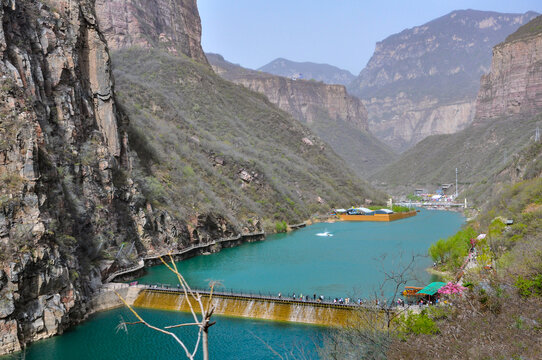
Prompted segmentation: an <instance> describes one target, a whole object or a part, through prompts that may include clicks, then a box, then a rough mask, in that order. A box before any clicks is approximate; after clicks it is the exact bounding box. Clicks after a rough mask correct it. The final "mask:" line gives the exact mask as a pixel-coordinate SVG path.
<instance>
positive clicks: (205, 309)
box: [115, 253, 215, 360]
mask: <svg viewBox="0 0 542 360" xmlns="http://www.w3.org/2000/svg"><path fill="white" fill-rule="evenodd" d="M169 258H170V261H171V265H170V264H168V263H167V262H165V261H164V259H162V258H161V257H160V260H161V261H162V263H163V264H164V265H165V266H166V267H167V268H168V269H169V270H170V271H171V272H173V273H174V274H175V275H176V276H177V280H178V281H179V284H180V286H181V287H182V289H183V293H184V296H185V299H186V301H187V303H188V306H189V308H190V312H191V313H192V317H193V319H194V322H191V323H182V324H177V325H170V326H166V327H164V328H159V327H157V326H154V325H151V324H149V323H148V322H146V321H145V320H144V319H143V318H142V317H141V316H140V315H139V314H138V312H137V311H136V310H135V309H134V308H133V307H132V306H130V305H129V304H128V303H127V302H126V300H125V299H124V298H123V297H122V296H121V295H120V294H119V293H117V292H115V293H116V294H117V296H118V297H119V298H120V299H121V301H122V302H123V303H124V305H126V307H128V309H130V311H131V312H132V313H133V314H134V315H135V317H136V318H137V319H138V321H135V322H121V323H120V324H119V327H120V328H124V329H126V326H127V325H135V324H143V325H145V326H146V327H148V328H149V329H152V330H155V331H157V332H160V333H162V334H166V335H169V336H171V337H173V339H174V340H175V341H176V342H177V343H178V344H179V345H180V346H181V347H182V349H183V350H184V352H185V354H186V357H187V358H188V359H191V360H193V359H194V357H195V356H196V353H197V351H198V349H199V346H200V344H201V347H202V351H203V359H204V360H209V338H208V337H209V328H210V327H211V326H213V325H214V324H215V322H214V321H211V316H212V315H213V312H214V310H215V307H214V305H212V299H213V290H214V286H215V284H214V283H211V291H210V294H209V300H208V302H207V305H206V306H205V305H204V303H203V300H202V297H201V295H200V294H199V293H198V292H197V291H194V290H192V289H191V288H190V286H189V285H188V283H187V282H186V280H185V278H184V277H183V276H182V275H181V274H180V273H179V271H178V269H177V265H176V264H175V262H174V261H173V257H172V256H171V253H170V254H169ZM192 300H193V301H194V302H195V304H194V305H193V304H192ZM197 312H199V313H200V317H198V314H197ZM184 326H196V327H198V329H199V330H198V337H197V340H196V344H195V345H194V347H193V349H192V350H190V349H189V347H188V345H187V344H185V343H184V342H183V341H182V340H181V339H180V338H179V337H178V336H177V335H176V334H175V333H173V332H171V331H169V329H173V328H179V327H184Z"/></svg>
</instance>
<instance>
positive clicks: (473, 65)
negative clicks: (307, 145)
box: [348, 10, 537, 151]
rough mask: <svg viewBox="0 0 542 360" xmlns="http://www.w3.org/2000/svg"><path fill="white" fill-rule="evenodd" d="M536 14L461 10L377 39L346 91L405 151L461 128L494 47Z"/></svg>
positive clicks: (381, 135) (376, 129)
mask: <svg viewBox="0 0 542 360" xmlns="http://www.w3.org/2000/svg"><path fill="white" fill-rule="evenodd" d="M536 15H537V14H536V13H533V12H528V13H525V14H501V13H495V12H485V11H474V10H460V11H454V12H452V13H450V14H448V15H445V16H443V17H441V18H438V19H435V20H433V21H430V22H428V23H426V24H424V25H421V26H417V27H414V28H412V29H407V30H404V31H402V32H401V33H398V34H395V35H392V36H390V37H388V38H386V39H385V40H383V41H381V42H379V43H377V45H376V49H375V52H374V54H373V56H372V58H371V59H370V61H369V63H368V64H367V66H366V67H365V68H364V69H363V70H362V71H361V73H360V75H359V76H358V78H357V79H356V80H354V81H353V82H352V83H351V84H350V85H349V87H348V90H349V92H350V93H352V94H354V95H356V96H359V97H360V98H362V99H363V100H364V104H365V106H366V107H367V111H368V113H369V127H370V129H371V130H372V131H373V132H374V134H375V135H376V136H377V137H379V138H380V139H382V140H384V141H385V142H386V143H388V144H389V145H390V146H392V147H393V148H395V149H398V150H400V151H402V150H405V149H407V148H409V147H411V146H413V145H414V144H416V143H417V142H418V141H420V140H422V139H423V138H424V137H426V136H428V135H433V134H447V133H453V132H456V131H459V130H461V129H462V128H464V127H465V126H466V125H468V124H469V123H470V122H471V121H472V119H473V117H474V103H475V101H476V95H477V93H478V88H479V78H480V76H481V75H482V74H484V73H486V72H487V70H488V69H489V65H490V62H491V48H492V47H493V46H494V45H496V44H497V43H499V42H501V41H503V40H504V39H505V37H506V36H507V35H509V34H511V33H512V32H514V31H515V30H516V29H517V28H518V27H519V26H521V25H522V24H525V23H527V22H528V21H529V20H531V19H533V18H534V17H535V16H536Z"/></svg>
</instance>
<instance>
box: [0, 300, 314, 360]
mask: <svg viewBox="0 0 542 360" xmlns="http://www.w3.org/2000/svg"><path fill="white" fill-rule="evenodd" d="M138 312H139V313H140V315H142V316H143V318H144V319H146V320H147V321H148V322H150V323H152V324H153V325H158V326H166V325H172V324H179V323H183V322H184V323H186V322H189V321H190V320H191V319H192V318H191V316H190V315H189V314H184V313H177V312H169V311H158V310H147V309H139V310H138ZM121 319H124V320H126V321H134V320H135V318H134V316H133V315H131V314H130V313H129V311H128V310H127V309H124V308H121V309H116V310H111V311H106V312H102V313H99V314H96V316H94V317H92V318H91V319H90V320H89V321H86V322H84V323H83V324H81V325H79V326H77V327H75V328H74V329H73V330H72V331H69V332H66V333H64V334H63V335H62V336H55V337H53V338H50V339H46V340H41V341H39V342H37V343H35V344H33V345H31V346H29V347H28V348H27V350H26V352H25V353H24V354H23V353H19V354H16V355H13V356H7V357H1V358H2V360H15V359H21V360H22V359H26V360H68V359H69V360H72V359H74V360H75V359H77V360H97V359H100V360H109V359H111V360H113V359H115V360H116V359H124V360H131V359H156V360H160V359H168V360H171V359H186V357H185V355H184V352H183V351H182V349H181V348H180V347H179V346H178V345H177V343H176V342H175V341H174V340H173V339H172V338H171V337H170V336H168V335H164V334H160V333H157V332H155V331H153V330H150V329H148V328H146V327H144V326H142V325H131V326H129V327H128V332H127V333H126V332H124V331H122V330H121V331H118V332H117V331H116V327H117V325H118V323H119V322H120V321H121ZM213 319H214V320H216V322H217V323H216V325H214V326H213V327H211V328H210V329H209V355H210V358H211V359H215V360H219V359H220V360H230V359H231V360H234V359H239V360H243V359H246V360H249V359H264V360H267V359H269V360H270V359H277V356H276V355H274V354H273V352H272V351H271V350H270V349H269V348H268V346H270V347H271V348H273V350H275V351H277V352H278V353H280V354H283V355H284V354H286V353H288V352H289V351H290V350H291V349H296V348H300V349H303V351H305V352H308V354H309V356H308V357H307V358H308V359H315V358H317V354H316V345H315V344H316V343H319V342H320V340H321V335H322V333H323V331H325V329H324V328H322V327H316V326H308V325H299V324H286V323H277V322H271V321H262V320H250V319H236V318H228V317H222V316H214V317H213ZM174 332H175V333H176V334H178V335H179V336H180V338H181V339H183V340H187V343H190V344H194V342H195V339H196V331H195V330H194V329H193V328H192V329H188V328H180V329H177V330H176V331H174ZM233 339H234V340H233ZM263 339H265V342H266V344H267V345H266V344H264V343H263V342H262V340H263ZM198 354H200V355H201V348H200V351H199V352H198ZM199 358H201V356H200V357H199Z"/></svg>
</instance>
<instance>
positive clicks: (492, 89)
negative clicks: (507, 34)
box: [476, 16, 542, 119]
mask: <svg viewBox="0 0 542 360" xmlns="http://www.w3.org/2000/svg"><path fill="white" fill-rule="evenodd" d="M532 22H533V23H537V24H539V26H538V31H536V29H535V31H532V32H527V33H526V34H524V35H523V36H518V37H517V38H515V37H511V39H509V40H508V39H507V41H505V42H503V43H501V44H499V45H497V46H495V47H494V48H493V59H492V61H491V71H490V72H489V74H487V75H484V76H483V77H482V80H481V85H480V92H479V93H478V98H477V100H476V118H477V119H488V118H496V117H501V116H509V115H518V114H522V115H535V114H537V113H539V112H540V111H542V31H540V24H542V17H541V16H539V17H538V18H536V19H535V20H533V21H532ZM529 25H530V23H529V24H527V25H525V26H529ZM518 31H521V29H519V30H518Z"/></svg>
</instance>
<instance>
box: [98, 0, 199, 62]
mask: <svg viewBox="0 0 542 360" xmlns="http://www.w3.org/2000/svg"><path fill="white" fill-rule="evenodd" d="M96 13H97V16H98V19H99V21H100V29H101V30H102V32H103V34H104V36H105V38H106V40H107V43H108V45H109V47H110V48H111V49H112V50H116V49H124V48H129V47H131V46H139V47H153V46H157V45H158V44H160V45H162V46H165V47H166V48H167V49H168V50H169V51H170V52H173V53H177V52H178V53H181V54H184V55H186V56H188V57H189V58H192V59H195V60H197V61H199V62H202V63H207V60H206V58H205V54H204V53H203V49H202V48H201V20H200V17H199V13H198V7H197V4H196V0H175V1H171V0H155V1H148V0H128V1H126V0H96Z"/></svg>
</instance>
